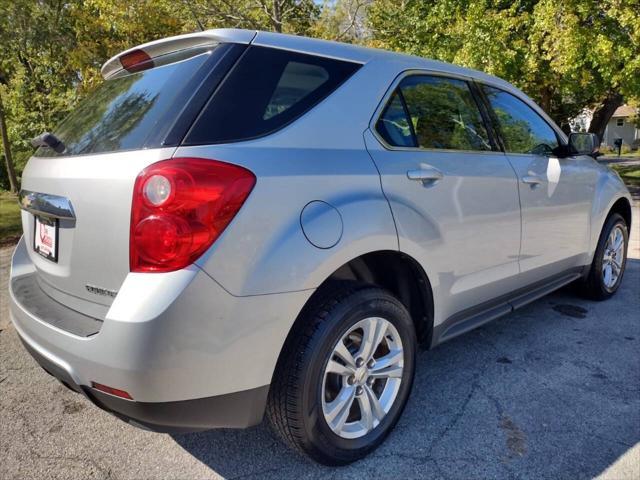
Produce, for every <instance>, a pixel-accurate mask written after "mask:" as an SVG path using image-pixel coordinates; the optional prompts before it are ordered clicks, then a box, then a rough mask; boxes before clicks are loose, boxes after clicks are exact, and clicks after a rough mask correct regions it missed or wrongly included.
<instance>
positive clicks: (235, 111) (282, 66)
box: [184, 47, 360, 145]
mask: <svg viewBox="0 0 640 480" xmlns="http://www.w3.org/2000/svg"><path fill="white" fill-rule="evenodd" d="M359 67H360V65H358V64H355V63H352V62H345V61H341V60H335V59H330V58H324V57H316V56H314V55H306V54H302V53H296V52H290V51H286V50H278V49H271V48H266V47H250V48H249V49H248V50H247V51H246V52H245V54H244V55H243V56H242V57H241V58H240V60H239V61H238V63H237V64H236V65H235V67H234V68H233V69H232V71H231V72H230V73H229V75H228V77H227V78H226V79H225V81H224V82H223V83H222V85H221V86H220V87H219V89H218V91H217V92H216V93H215V95H214V96H213V97H212V98H211V100H210V101H209V103H208V105H207V106H206V107H205V109H204V110H203V112H202V114H201V115H200V117H199V118H198V120H197V121H196V123H195V124H194V126H193V127H192V129H191V131H190V132H189V134H188V135H187V137H186V139H185V142H184V143H185V144H186V145H203V144H209V143H222V142H234V141H239V140H246V139H250V138H256V137H260V136H263V135H266V134H269V133H271V132H273V131H275V130H278V129H280V128H282V127H284V126H285V125H287V124H289V123H290V122H292V121H294V120H295V119H297V118H298V117H300V116H301V115H302V114H304V113H305V112H307V111H308V110H309V109H311V108H312V107H313V106H315V105H316V104H317V103H318V102H320V101H321V100H323V99H324V98H326V97H327V96H328V95H329V94H331V92H333V91H334V90H335V89H336V88H337V87H338V86H339V85H340V84H341V83H342V82H344V81H345V80H346V79H347V78H349V77H350V76H351V75H352V74H353V73H354V72H355V71H356V70H357V69H358V68H359Z"/></svg>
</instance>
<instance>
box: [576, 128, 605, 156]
mask: <svg viewBox="0 0 640 480" xmlns="http://www.w3.org/2000/svg"><path fill="white" fill-rule="evenodd" d="M569 152H570V154H571V155H590V156H592V157H593V158H596V157H599V156H600V155H601V153H600V139H599V138H598V135H596V134H595V133H572V134H570V135H569Z"/></svg>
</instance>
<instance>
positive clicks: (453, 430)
mask: <svg viewBox="0 0 640 480" xmlns="http://www.w3.org/2000/svg"><path fill="white" fill-rule="evenodd" d="M634 218H635V219H638V218H640V217H639V216H638V206H637V205H636V207H635V208H634ZM639 227H640V222H638V221H637V220H636V223H635V224H634V227H633V228H634V231H633V232H632V241H631V249H630V252H629V256H630V257H632V258H631V259H630V260H629V262H628V264H627V271H626V273H625V278H624V281H623V285H622V287H621V289H620V291H619V292H618V294H617V296H616V297H614V299H612V300H610V301H607V302H599V303H598V302H590V301H585V300H583V299H580V298H579V297H577V296H575V295H574V294H573V293H572V291H571V290H570V289H563V290H561V291H559V292H557V293H554V294H552V295H550V296H548V297H545V298H543V299H541V300H538V301H537V302H535V303H533V304H531V305H529V306H527V307H525V308H523V309H521V310H519V311H517V312H515V313H513V314H511V315H508V316H507V317H504V318H502V319H499V320H496V321H495V322H493V323H490V324H488V325H485V326H483V327H481V328H479V329H477V330H475V331H473V332H470V333H468V334H466V335H463V336H462V337H458V338H457V339H454V340H452V341H450V342H448V343H446V344H444V345H441V346H439V347H438V348H436V349H434V350H432V351H429V352H421V353H420V354H419V357H418V366H417V373H416V381H415V385H414V388H413V393H412V395H411V398H410V400H409V403H408V405H407V408H406V410H405V412H404V415H403V416H402V418H401V419H400V422H399V423H398V425H397V427H396V429H395V430H394V431H393V432H392V433H391V435H390V437H389V438H388V440H387V441H386V442H385V443H384V444H383V445H382V446H381V447H380V448H379V449H378V450H377V451H375V452H374V453H373V454H371V455H370V456H369V457H367V458H366V459H364V460H362V461H360V462H357V463H355V464H353V465H350V466H347V467H344V468H338V469H336V468H326V467H321V466H318V465H315V464H313V463H311V462H309V461H307V460H305V459H304V458H302V457H300V456H299V455H298V454H296V453H294V452H291V451H289V450H288V449H287V448H286V447H284V446H283V445H282V444H280V443H279V441H278V440H277V439H275V438H274V436H273V435H272V434H271V433H270V432H269V429H268V428H267V426H266V425H264V424H263V425H261V426H258V427H255V428H252V429H249V430H237V431H235V430H217V431H210V432H205V433H198V434H190V435H166V434H155V433H150V432H146V431H143V430H139V429H136V428H134V427H131V426H128V425H126V424H125V423H123V422H121V421H119V420H117V419H116V418H114V417H112V416H110V415H108V414H107V413H105V412H103V411H101V410H99V409H98V408H96V407H94V406H93V405H91V404H90V403H89V402H88V401H87V400H86V399H84V398H83V397H82V396H80V395H77V394H74V393H72V392H70V391H68V390H67V389H66V388H65V387H63V386H62V385H60V384H59V383H58V382H57V381H56V380H54V379H53V378H52V377H50V376H48V375H47V374H46V373H45V372H44V371H43V370H41V369H40V368H39V367H38V366H37V365H36V363H35V362H34V361H33V360H32V359H31V358H30V357H29V355H28V354H27V353H26V351H25V350H24V349H23V347H22V345H21V344H20V342H19V340H18V338H17V335H16V332H15V330H14V329H13V327H12V326H11V324H10V322H9V316H8V306H7V291H6V282H7V277H8V263H9V259H10V255H11V249H8V248H5V249H0V270H1V272H0V277H1V278H0V282H1V283H0V478H2V479H11V478H39V479H45V478H64V479H75V478H78V479H89V478H117V479H139V478H145V479H146V478H163V479H167V478H199V479H201V478H202V479H204V478H220V477H224V478H294V479H300V478H354V479H356V478H366V479H370V478H436V479H440V478H442V479H462V478H465V479H467V478H497V479H498V478H500V479H501V478H536V479H540V478H549V479H558V478H572V479H574V478H593V477H598V476H601V477H602V478H610V479H637V478H640V313H639V312H640V239H639V238H638V237H639V236H640V235H639V234H640V228H639Z"/></svg>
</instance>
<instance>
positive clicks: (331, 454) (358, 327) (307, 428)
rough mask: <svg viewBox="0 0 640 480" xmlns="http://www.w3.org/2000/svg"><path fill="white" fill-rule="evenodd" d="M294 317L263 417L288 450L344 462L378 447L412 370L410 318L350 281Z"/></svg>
mask: <svg viewBox="0 0 640 480" xmlns="http://www.w3.org/2000/svg"><path fill="white" fill-rule="evenodd" d="M301 315H302V317H301V318H300V319H299V321H298V322H297V324H296V326H295V327H294V330H293V331H292V334H290V336H289V339H288V340H287V343H286V345H285V347H284V349H283V352H282V354H281V356H280V360H279V361H278V366H277V368H276V373H275V375H274V378H273V382H272V384H271V389H270V392H269V400H268V404H267V417H268V418H269V421H270V423H271V425H272V427H273V429H274V430H275V431H276V433H277V434H278V435H279V436H280V437H281V438H282V439H283V440H284V441H285V442H286V443H287V444H289V445H290V446H291V447H293V448H294V449H296V450H298V451H300V452H302V453H304V454H306V455H308V456H309V457H311V458H312V459H313V460H315V461H317V462H319V463H322V464H325V465H345V464H348V463H351V462H353V461H355V460H358V459H360V458H362V457H364V456H365V455H367V454H368V453H369V452H371V451H372V450H373V449H375V448H376V447H377V446H378V445H380V443H382V441H383V440H384V439H385V438H386V436H387V435H388V434H389V432H390V431H391V429H392V428H393V427H394V425H395V424H396V422H397V421H398V418H399V417H400V415H401V414H402V411H403V409H404V406H405V404H406V402H407V398H408V397H409V393H410V392H411V386H412V383H413V376H414V370H415V355H416V335H415V329H414V326H413V322H412V321H411V318H410V316H409V313H408V312H407V310H406V308H405V307H404V305H403V304H402V303H401V302H400V301H399V300H398V299H397V298H395V297H394V296H393V295H392V294H391V293H389V292H387V291H386V290H383V289H381V288H377V287H372V286H367V285H363V284H354V283H346V284H344V283H343V284H341V285H340V288H338V289H333V290H332V291H331V292H329V294H328V295H326V294H325V295H322V296H321V298H320V299H318V300H316V301H313V302H312V304H310V305H309V306H308V307H306V308H305V311H304V312H303V313H302V314H301ZM366 339H370V340H371V341H367V340H366ZM372 395H373V397H372Z"/></svg>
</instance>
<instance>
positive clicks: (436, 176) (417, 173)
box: [407, 167, 444, 185]
mask: <svg viewBox="0 0 640 480" xmlns="http://www.w3.org/2000/svg"><path fill="white" fill-rule="evenodd" d="M407 178H408V179H409V180H415V181H419V182H422V184H423V185H433V184H435V183H436V182H438V181H439V180H442V179H443V178H444V175H443V174H442V172H441V171H440V170H438V169H437V168H433V167H430V168H420V169H418V170H409V171H408V172H407Z"/></svg>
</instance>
